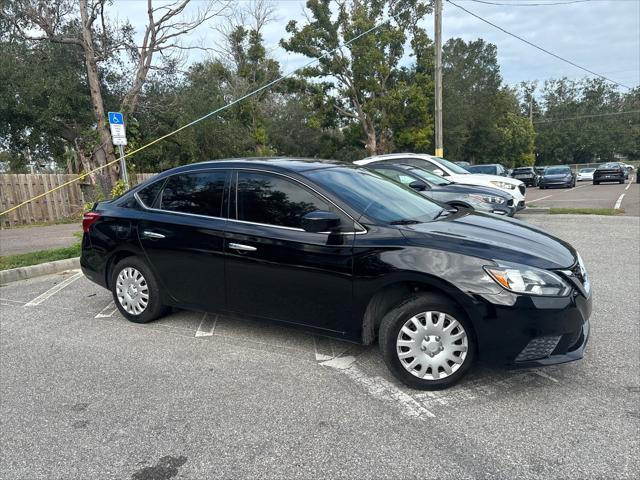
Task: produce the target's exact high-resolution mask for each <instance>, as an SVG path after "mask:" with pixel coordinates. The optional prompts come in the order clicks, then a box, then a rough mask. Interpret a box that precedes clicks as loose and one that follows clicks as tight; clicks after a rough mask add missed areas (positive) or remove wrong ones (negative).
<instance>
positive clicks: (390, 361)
mask: <svg viewBox="0 0 640 480" xmlns="http://www.w3.org/2000/svg"><path fill="white" fill-rule="evenodd" d="M82 223H83V225H82V226H83V230H84V236H83V240H82V255H81V259H80V263H81V266H82V270H83V272H84V273H85V275H86V276H87V277H88V278H89V279H91V280H93V281H94V282H96V283H98V284H99V285H102V286H104V287H106V288H108V289H110V290H111V291H112V293H113V298H114V301H115V304H116V305H117V307H118V309H119V310H120V312H121V313H122V315H123V316H124V317H126V318H127V319H129V320H131V321H133V322H140V323H143V322H149V321H151V320H154V319H156V318H158V317H160V316H162V315H163V314H164V313H165V312H166V311H167V309H168V308H169V307H171V306H175V307H180V308H187V309H194V310H201V311H213V312H234V313H237V314H241V315H246V316H251V317H254V318H257V319H262V320H264V321H270V320H275V321H280V322H284V323H286V324H289V325H295V326H299V327H302V328H306V329H308V330H310V331H312V332H315V333H316V334H319V335H326V336H333V337H337V338H340V339H345V340H350V341H354V342H361V343H364V344H371V343H373V342H374V340H375V339H376V338H378V339H379V344H380V348H381V350H382V354H383V356H384V359H385V362H386V364H387V366H388V367H389V369H390V370H391V371H392V372H393V374H394V375H395V376H396V377H397V378H398V379H400V380H401V381H403V382H405V383H406V384H408V385H410V386H412V387H416V388H423V389H435V388H444V387H447V386H450V385H452V384H453V383H455V382H456V381H458V380H459V379H460V378H461V377H462V376H463V375H464V374H465V373H466V372H467V371H468V370H469V368H470V367H471V366H472V364H473V363H474V362H475V361H476V360H484V361H486V362H495V363H499V364H510V365H514V366H540V365H548V364H555V363H562V362H568V361H571V360H577V359H579V358H581V357H582V355H583V350H584V348H585V345H586V343H587V339H588V336H589V322H588V319H589V316H590V314H591V291H590V282H589V277H588V275H587V272H586V271H585V268H584V265H583V263H582V260H581V259H580V255H578V253H577V252H576V250H575V249H574V248H573V247H571V245H569V244H567V243H565V242H563V241H562V240H559V239H557V238H554V237H553V236H551V235H549V234H547V233H545V232H544V231H542V230H540V229H538V228H536V227H533V226H531V225H528V224H526V223H522V222H519V221H516V220H513V219H507V218H504V217H498V216H496V215H488V214H479V213H473V212H472V211H470V210H468V209H465V210H460V211H458V212H456V213H451V212H449V211H448V210H446V209H444V208H442V207H441V206H439V205H438V204H436V203H434V202H433V201H431V200H429V199H428V198H425V197H424V196H422V195H420V194H418V193H417V192H415V191H414V190H412V189H410V188H406V187H404V186H402V185H400V184H398V183H396V182H394V181H392V180H390V179H387V178H385V177H384V176H382V175H379V174H376V173H373V172H371V171H369V170H366V169H364V168H359V167H355V166H345V165H340V164H337V163H332V162H326V161H299V160H283V159H275V160H269V159H264V160H253V161H246V160H233V161H216V162H205V163H199V164H193V165H188V166H185V167H179V168H175V169H172V170H169V171H166V172H164V173H162V174H160V175H158V176H156V177H154V178H152V179H150V180H148V181H147V182H145V183H143V184H141V185H139V186H137V187H135V188H134V189H132V190H130V191H128V192H127V193H125V194H124V195H122V196H121V197H119V198H117V199H115V200H111V201H106V202H100V203H97V204H96V205H94V208H93V209H92V210H91V211H90V212H88V213H87V214H85V216H84V220H83V222H82ZM259 373H260V372H257V373H256V374H259Z"/></svg>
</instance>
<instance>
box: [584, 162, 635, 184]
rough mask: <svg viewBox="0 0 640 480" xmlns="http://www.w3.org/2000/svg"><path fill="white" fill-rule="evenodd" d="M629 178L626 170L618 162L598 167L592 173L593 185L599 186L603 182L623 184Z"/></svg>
mask: <svg viewBox="0 0 640 480" xmlns="http://www.w3.org/2000/svg"><path fill="white" fill-rule="evenodd" d="M628 176H629V172H627V169H626V168H625V167H623V166H622V164H620V163H618V162H609V163H603V164H602V165H598V167H597V168H596V171H595V172H593V184H594V185H600V184H601V183H603V182H618V183H624V182H625V180H626V178H627V177H628Z"/></svg>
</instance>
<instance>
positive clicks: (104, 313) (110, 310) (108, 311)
mask: <svg viewBox="0 0 640 480" xmlns="http://www.w3.org/2000/svg"><path fill="white" fill-rule="evenodd" d="M117 311H118V307H116V304H115V303H113V300H112V301H111V302H109V304H108V305H107V306H106V307H104V308H103V309H102V310H100V313H98V314H97V315H96V316H95V317H93V318H111V317H113V314H114V313H116V312H117Z"/></svg>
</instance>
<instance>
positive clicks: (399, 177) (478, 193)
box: [368, 163, 516, 217]
mask: <svg viewBox="0 0 640 480" xmlns="http://www.w3.org/2000/svg"><path fill="white" fill-rule="evenodd" d="M368 167H369V168H370V169H371V170H373V171H376V172H378V173H381V174H383V175H385V176H387V177H389V178H391V179H392V180H395V181H396V182H400V183H402V184H403V185H407V186H408V187H411V188H413V189H414V190H417V191H418V192H420V193H422V195H424V196H425V197H428V198H431V199H433V200H436V201H437V202H440V203H442V204H446V205H449V206H450V207H452V208H472V209H474V210H477V211H480V212H487V213H495V214H498V215H507V216H509V217H512V216H513V214H514V213H515V211H516V207H515V205H514V202H513V197H512V196H511V195H509V194H508V193H506V192H504V191H502V190H498V189H496V188H490V187H478V186H475V185H462V184H459V183H453V182H451V181H449V180H447V179H446V178H442V177H440V176H439V175H436V174H435V173H431V172H428V171H427V170H424V169H422V168H420V167H414V166H412V165H403V164H397V165H394V164H386V163H374V164H371V165H369V166H368Z"/></svg>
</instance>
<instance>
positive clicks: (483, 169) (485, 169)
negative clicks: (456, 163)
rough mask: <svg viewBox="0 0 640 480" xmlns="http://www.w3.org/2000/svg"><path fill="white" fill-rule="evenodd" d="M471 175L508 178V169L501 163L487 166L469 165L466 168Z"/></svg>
mask: <svg viewBox="0 0 640 480" xmlns="http://www.w3.org/2000/svg"><path fill="white" fill-rule="evenodd" d="M464 168H466V169H467V170H468V171H470V172H471V173H486V174H487V175H500V176H501V177H507V176H508V175H507V169H506V168H504V167H503V166H502V165H500V164H499V163H488V164H486V165H469V166H468V167H464Z"/></svg>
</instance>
